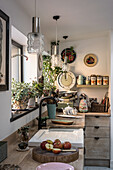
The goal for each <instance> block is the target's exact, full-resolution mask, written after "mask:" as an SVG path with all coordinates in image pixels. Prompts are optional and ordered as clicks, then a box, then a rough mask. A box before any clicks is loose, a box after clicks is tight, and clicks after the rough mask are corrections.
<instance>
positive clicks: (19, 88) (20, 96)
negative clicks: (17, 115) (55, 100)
mask: <svg viewBox="0 0 113 170" xmlns="http://www.w3.org/2000/svg"><path fill="white" fill-rule="evenodd" d="M11 92H12V105H13V108H15V109H26V107H27V103H28V100H29V98H30V93H29V92H30V84H29V83H24V82H17V81H16V80H14V79H13V80H12V90H11Z"/></svg>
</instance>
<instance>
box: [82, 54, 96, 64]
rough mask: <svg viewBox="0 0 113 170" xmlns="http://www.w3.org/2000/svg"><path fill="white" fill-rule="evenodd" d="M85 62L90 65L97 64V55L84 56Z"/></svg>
mask: <svg viewBox="0 0 113 170" xmlns="http://www.w3.org/2000/svg"><path fill="white" fill-rule="evenodd" d="M84 63H85V65H86V66H88V67H93V66H95V65H96V64H97V56H96V55H95V54H87V55H86V56H85V57H84Z"/></svg>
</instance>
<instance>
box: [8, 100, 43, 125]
mask: <svg viewBox="0 0 113 170" xmlns="http://www.w3.org/2000/svg"><path fill="white" fill-rule="evenodd" d="M45 105H46V103H43V104H42V106H45ZM38 108H39V105H37V106H36V107H33V108H30V109H26V110H24V111H19V110H17V111H13V110H12V112H11V114H12V117H11V118H10V122H13V121H15V120H17V119H19V118H21V117H23V116H25V115H27V114H29V113H31V112H32V111H34V110H36V109H38Z"/></svg>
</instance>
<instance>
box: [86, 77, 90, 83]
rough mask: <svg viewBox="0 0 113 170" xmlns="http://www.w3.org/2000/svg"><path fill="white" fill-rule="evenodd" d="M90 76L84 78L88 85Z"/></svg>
mask: <svg viewBox="0 0 113 170" xmlns="http://www.w3.org/2000/svg"><path fill="white" fill-rule="evenodd" d="M90 81H91V80H90V76H88V77H87V78H86V85H90Z"/></svg>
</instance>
